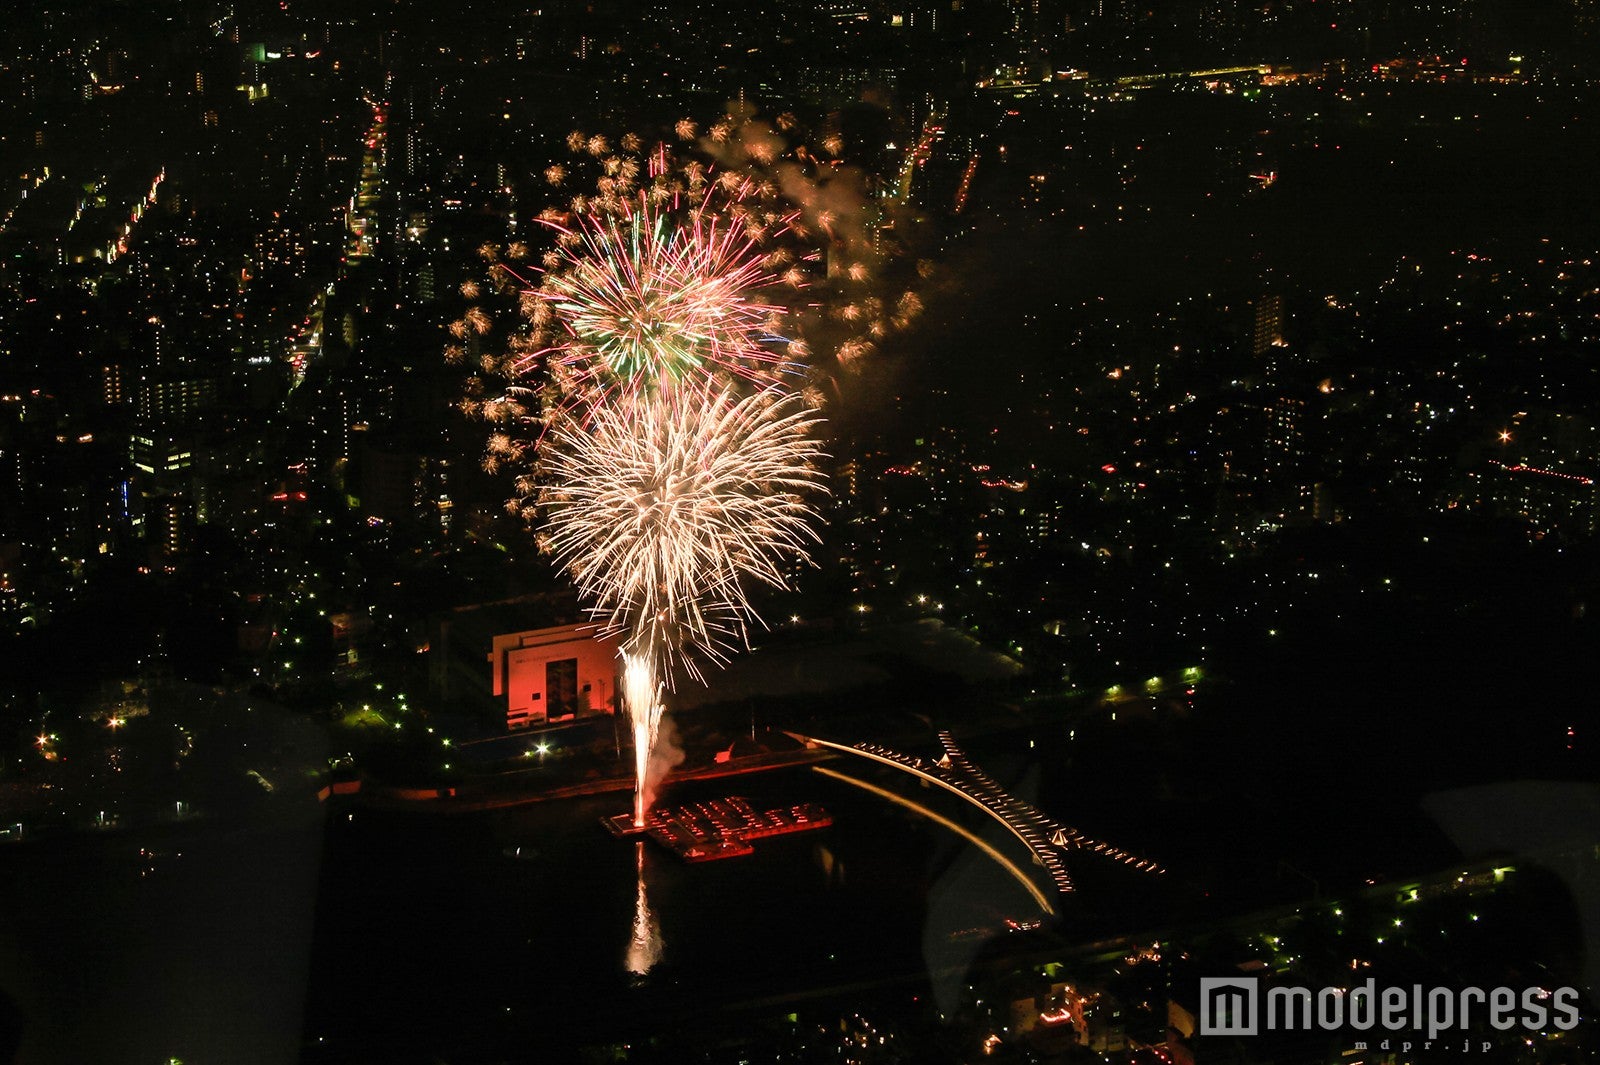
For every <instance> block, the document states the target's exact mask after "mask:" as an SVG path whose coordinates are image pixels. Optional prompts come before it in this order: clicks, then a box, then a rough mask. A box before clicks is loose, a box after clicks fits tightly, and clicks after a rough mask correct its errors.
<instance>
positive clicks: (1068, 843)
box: [790, 732, 1166, 894]
mask: <svg viewBox="0 0 1600 1065" xmlns="http://www.w3.org/2000/svg"><path fill="white" fill-rule="evenodd" d="M790 735H791V736H794V738H795V739H797V740H799V741H800V742H802V743H804V744H806V745H807V746H808V747H827V748H829V749H832V750H836V751H840V752H842V753H845V754H854V755H858V756H861V757H864V758H868V759H871V760H872V761H875V762H880V763H883V764H885V765H889V766H893V767H894V768H896V769H900V770H904V771H905V772H908V773H911V774H912V775H914V776H917V777H920V778H921V779H923V780H926V781H929V782H930V783H933V784H937V785H939V786H940V787H943V788H944V789H945V790H947V791H950V792H953V793H954V794H956V795H959V796H960V797H961V798H963V799H965V800H966V801H968V802H970V803H972V804H973V805H974V806H977V807H978V808H979V809H981V810H982V811H983V812H984V813H986V814H988V815H989V816H990V817H992V818H994V819H995V820H996V821H998V822H1000V824H1002V825H1003V826H1005V828H1006V829H1007V830H1008V831H1010V832H1011V834H1012V835H1014V836H1016V837H1017V839H1019V840H1021V841H1022V843H1023V844H1024V845H1025V846H1026V847H1027V848H1028V850H1029V851H1030V852H1031V853H1032V854H1033V857H1034V860H1035V861H1036V862H1038V864H1039V865H1040V866H1042V867H1043V868H1044V870H1045V871H1046V872H1047V873H1048V874H1049V875H1050V879H1051V881H1052V882H1053V883H1054V884H1055V887H1056V890H1057V891H1059V892H1062V893H1063V894H1065V893H1067V892H1070V891H1073V890H1075V889H1076V887H1075V885H1074V884H1073V881H1072V874H1071V873H1069V872H1068V871H1067V866H1066V862H1065V860H1064V856H1065V855H1066V854H1067V852H1069V851H1086V852H1088V853H1091V854H1097V855H1100V856H1101V857H1103V858H1108V859H1110V860H1111V861H1114V862H1119V863H1121V864H1123V865H1126V866H1128V867H1129V868H1132V869H1136V870H1138V871H1140V872H1145V873H1156V874H1160V873H1165V872H1166V870H1165V869H1163V868H1162V867H1161V866H1160V865H1158V864H1156V863H1155V862H1153V861H1150V860H1149V859H1148V858H1141V857H1139V856H1138V855H1135V854H1130V853H1128V852H1127V851H1125V850H1122V849H1120V848H1118V847H1113V846H1112V845H1111V844H1109V843H1106V842H1104V841H1103V840H1097V839H1094V838H1092V837H1090V836H1086V835H1084V834H1083V833H1082V832H1079V831H1078V830H1077V829H1076V828H1073V827H1072V826H1070V825H1064V824H1062V823H1061V822H1059V821H1056V820H1055V819H1053V818H1051V817H1048V816H1046V815H1045V814H1044V813H1042V812H1040V811H1039V809H1038V808H1037V807H1035V806H1034V805H1033V804H1032V803H1029V802H1026V801H1024V800H1022V799H1019V798H1017V797H1016V796H1014V795H1012V794H1010V793H1009V792H1007V791H1006V790H1005V789H1004V788H1002V787H1001V786H1000V784H999V783H998V782H997V781H995V779H994V778H993V777H991V776H989V774H987V773H985V772H984V771H983V770H982V769H980V768H979V767H978V766H977V765H976V764H975V763H974V762H973V761H972V760H971V759H970V758H968V757H967V754H966V752H965V751H963V750H962V749H961V748H960V747H959V746H957V744H956V742H955V739H954V738H953V737H951V735H950V733H948V732H940V733H939V747H940V750H941V754H940V756H939V757H938V758H937V759H933V760H930V759H926V758H920V757H917V756H916V755H909V754H904V753H902V752H900V751H896V750H893V749H891V748H888V747H885V746H883V745H882V744H878V743H855V744H848V745H847V744H843V743H834V742H832V741H830V740H820V739H817V738H815V737H812V736H800V735H797V734H795V733H790Z"/></svg>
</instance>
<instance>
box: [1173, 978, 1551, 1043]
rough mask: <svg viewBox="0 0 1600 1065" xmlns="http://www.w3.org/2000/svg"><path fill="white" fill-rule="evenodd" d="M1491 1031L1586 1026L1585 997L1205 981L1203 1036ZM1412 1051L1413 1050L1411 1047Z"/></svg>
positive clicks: (1538, 991) (1536, 991)
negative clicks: (1582, 1015)
mask: <svg viewBox="0 0 1600 1065" xmlns="http://www.w3.org/2000/svg"><path fill="white" fill-rule="evenodd" d="M1475 1025H1476V1026H1479V1027H1480V1028H1481V1027H1482V1026H1485V1025H1487V1026H1488V1027H1490V1028H1493V1029H1494V1030H1495V1031H1498V1032H1508V1031H1511V1030H1513V1029H1516V1028H1521V1029H1523V1030H1525V1031H1529V1032H1538V1031H1543V1030H1545V1029H1546V1028H1551V1027H1553V1028H1555V1029H1556V1030H1558V1031H1562V1032H1569V1031H1571V1030H1572V1029H1574V1028H1576V1027H1577V1026H1578V992H1577V989H1575V988H1571V987H1559V988H1556V989H1555V990H1554V991H1550V990H1546V989H1545V988H1542V987H1529V988H1524V989H1522V990H1517V989H1515V988H1510V987H1494V988H1489V989H1487V990H1485V989H1484V988H1481V987H1463V988H1450V987H1434V988H1426V989H1425V988H1423V986H1422V985H1421V984H1413V985H1412V986H1410V987H1384V988H1380V987H1378V986H1377V983H1376V981H1373V980H1368V981H1367V982H1366V983H1364V984H1362V985H1360V986H1358V987H1352V988H1345V987H1324V988H1322V989H1321V990H1312V989H1311V988H1309V987H1273V988H1268V989H1267V992H1266V994H1265V995H1263V994H1262V992H1261V981H1260V980H1259V979H1258V978H1257V977H1254V976H1235V977H1204V978H1202V979H1201V981H1200V1034H1201V1035H1258V1034H1260V1033H1261V1032H1262V1031H1263V1030H1265V1031H1269V1032H1294V1031H1301V1032H1304V1031H1314V1030H1318V1029H1320V1030H1322V1031H1325V1032H1338V1031H1344V1030H1346V1029H1355V1030H1356V1031H1359V1032H1366V1031H1370V1030H1372V1029H1374V1028H1376V1029H1380V1030H1382V1031H1385V1032H1418V1033H1424V1032H1425V1033H1427V1038H1428V1039H1429V1040H1435V1039H1438V1038H1439V1037H1440V1036H1441V1035H1445V1034H1448V1033H1451V1032H1456V1031H1463V1030H1466V1029H1470V1028H1472V1027H1473V1026H1475ZM1407 1048H1408V1049H1409V1048H1410V1044H1409V1043H1408V1044H1407Z"/></svg>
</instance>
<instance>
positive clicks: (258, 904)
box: [0, 767, 1039, 1065]
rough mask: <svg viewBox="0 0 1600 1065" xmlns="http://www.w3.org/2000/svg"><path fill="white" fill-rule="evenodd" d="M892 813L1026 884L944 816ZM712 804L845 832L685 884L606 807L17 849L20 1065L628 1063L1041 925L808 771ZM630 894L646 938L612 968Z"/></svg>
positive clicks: (923, 796)
mask: <svg viewBox="0 0 1600 1065" xmlns="http://www.w3.org/2000/svg"><path fill="white" fill-rule="evenodd" d="M849 768H852V770H854V768H855V767H849ZM873 779H875V780H878V781H879V782H880V783H887V782H886V781H883V780H882V778H878V777H875V778H873ZM899 790H900V791H901V792H902V793H903V794H905V795H907V796H909V797H910V798H912V799H913V800H915V801H918V802H924V803H927V804H929V805H930V806H933V807H936V808H937V809H939V810H940V811H941V812H942V813H943V815H945V816H947V817H950V818H952V819H953V820H964V821H967V822H968V824H969V825H970V827H971V828H972V829H973V830H974V831H977V832H979V833H980V834H986V835H989V836H990V838H992V841H993V843H994V845H995V846H996V847H998V848H999V849H1000V850H1001V851H1003V852H1005V853H1006V854H1008V855H1011V856H1012V857H1013V858H1014V859H1015V860H1017V861H1019V862H1022V861H1024V860H1025V858H1024V856H1023V855H1022V854H1019V853H1017V852H1018V851H1019V850H1020V848H1019V847H1018V846H1017V845H1016V844H1015V841H1010V842H1009V843H1008V842H1007V840H1008V837H1005V836H1004V835H1003V834H998V835H994V834H992V833H993V831H994V830H992V829H985V828H984V827H983V826H982V825H981V824H978V823H974V822H971V821H969V820H968V819H966V818H965V817H964V815H963V812H962V811H961V810H959V809H951V802H950V801H949V799H948V797H945V798H941V796H940V794H938V793H922V791H921V789H919V788H917V786H916V785H915V784H914V783H912V784H911V785H910V786H909V787H905V786H902V787H901V788H900V789H899ZM727 794H741V795H745V796H747V797H749V798H750V799H751V801H752V802H753V803H755V804H756V805H757V806H758V807H761V806H763V804H766V805H779V804H789V803H793V802H799V801H805V800H812V801H820V802H822V803H823V804H824V805H826V806H827V807H828V808H829V810H830V811H831V812H832V813H833V814H834V816H835V819H836V823H835V824H834V826H833V827H831V828H828V829H824V830H821V831H818V832H814V833H806V834H800V835H794V836H788V837H780V838H777V839H771V840H765V841H761V842H759V843H758V844H757V850H756V853H755V854H754V855H752V856H750V857H746V858H741V859H734V860H729V861H724V862H716V863H708V864H702V865H694V866H690V865H685V864H682V863H680V862H679V861H678V860H677V859H675V858H673V857H671V856H670V855H668V854H666V853H665V852H662V851H660V850H657V849H654V848H653V847H651V846H649V845H645V846H644V847H642V848H641V847H640V846H639V845H638V844H636V843H634V842H631V841H623V840H618V839H616V838H614V837H612V836H611V835H609V834H608V833H606V832H605V830H604V829H603V828H602V827H601V826H600V825H599V823H598V821H599V819H600V818H601V817H602V816H604V815H607V814H611V813H615V812H619V811H620V810H621V809H622V807H623V804H624V803H625V801H626V797H625V796H622V795H614V796H605V797H600V798H595V799H587V800H577V801H567V802H560V803H546V804H538V805H534V806H529V807H525V808H522V809H519V810H511V811H502V812H493V813H483V814H470V815H457V816H446V815H421V814H401V813H380V812H375V811H369V810H364V809H360V808H352V809H349V810H332V811H324V810H322V809H321V808H319V807H314V806H296V807H292V808H278V809H275V810H273V811H270V813H269V814H268V815H265V816H263V817H262V818H260V819H258V820H257V821H256V822H254V823H252V824H240V825H231V826H227V827H224V826H222V825H220V824H216V823H212V824H191V825H175V826H170V827H167V828H164V829H161V830H129V831H127V832H124V833H120V834H117V835H114V836H103V837H76V838H69V839H64V840H60V841H54V842H48V843H43V844H36V845H28V846H20V847H12V848H10V849H9V850H7V851H3V852H0V906H3V910H0V912H3V914H4V917H3V920H0V991H3V992H4V993H5V994H6V995H7V996H8V997H9V999H10V1003H11V1005H12V1009H10V1010H9V1011H6V1012H9V1013H11V1014H12V1016H13V1019H14V1020H15V1019H20V1027H21V1044H22V1049H21V1053H20V1055H19V1058H18V1060H19V1061H20V1062H22V1063H24V1065H55V1063H63V1065H65V1063H74V1065H76V1063H83V1062H95V1063H101V1065H115V1063H119V1062H129V1063H147V1062H148V1063H166V1062H167V1061H168V1060H169V1059H171V1058H177V1059H179V1060H181V1061H184V1062H188V1063H192V1062H229V1063H254V1062H261V1063H280V1062H291V1061H297V1060H307V1061H317V1062H321V1061H329V1062H332V1061H339V1062H358V1061H374V1062H376V1061H384V1062H403V1061H413V1060H415V1061H430V1060H438V1059H441V1058H443V1057H444V1056H445V1055H449V1057H448V1060H452V1061H457V1060H472V1059H473V1058H474V1057H475V1056H479V1055H481V1056H483V1057H486V1058H492V1057H493V1056H494V1055H496V1054H501V1053H505V1052H506V1051H507V1048H515V1047H519V1046H533V1045H539V1046H552V1047H553V1046H559V1045H562V1044H565V1043H570V1042H579V1041H581V1042H591V1041H597V1040H598V1041H609V1040H617V1041H622V1040H624V1039H628V1038H633V1037H636V1036H638V1035H640V1034H644V1033H648V1032H650V1031H656V1030H661V1029H662V1028H664V1027H673V1026H677V1025H681V1024H685V1023H694V1020H695V1018H697V1017H703V1016H708V1015H712V1014H726V1013H727V1012H728V1011H729V1010H730V1009H735V1010H736V1009H737V1008H738V1007H739V1005H740V1004H743V1003H756V1002H764V1001H769V1000H771V999H774V998H777V999H782V998H784V997H785V996H792V995H795V994H797V993H800V994H803V993H811V992H816V991H819V990H826V989H838V988H840V987H842V986H847V985H854V984H857V983H861V982H870V981H875V980H879V979H882V978H891V977H892V978H901V977H906V976H910V977H911V978H913V981H914V980H915V977H916V974H919V973H920V974H924V975H923V980H924V982H926V979H927V977H926V974H927V973H928V971H929V970H930V969H933V970H940V971H942V970H945V969H946V968H948V967H952V966H954V967H957V968H959V967H960V966H961V965H963V964H964V963H965V962H966V961H968V960H970V958H971V956H972V955H973V954H974V953H976V951H977V949H978V947H979V945H980V944H981V941H982V937H980V936H972V935H955V936H952V933H961V932H963V931H965V930H968V929H973V928H980V927H986V928H990V929H993V928H995V927H996V926H997V925H999V924H1000V922H1002V921H1003V920H1004V919H1005V918H1007V917H1012V918H1018V919H1030V918H1033V917H1036V916H1038V914H1039V909H1038V906H1037V904H1036V903H1035V902H1034V900H1033V899H1032V897H1031V896H1030V894H1029V893H1028V892H1027V891H1026V890H1025V889H1024V888H1023V887H1022V886H1021V885H1020V884H1019V883H1018V882H1017V881H1016V880H1015V879H1014V878H1013V876H1012V875H1010V874H1008V873H1007V872H1006V871H1005V870H1004V869H1003V868H1002V867H1001V866H1000V865H998V864H996V863H995V862H994V861H993V860H992V859H990V858H988V857H985V856H984V855H983V854H982V853H981V852H980V851H979V850H978V849H977V848H976V847H974V846H972V845H971V844H970V843H967V842H965V841H963V840H962V839H961V838H960V837H958V836H957V835H955V834H954V833H952V832H951V831H949V830H948V829H946V828H943V827H939V826H936V825H934V824H932V823H930V822H928V821H927V820H925V819H923V818H921V817H919V816H917V815H915V814H913V813H911V812H909V811H907V810H905V809H903V808H902V807H900V806H897V805H894V804H892V803H890V802H888V801H886V800H884V799H883V798H881V797H876V796H873V795H869V794H867V793H865V792H862V791H859V790H857V789H855V788H853V787H851V786H848V785H846V784H844V783H841V782H839V781H837V780H833V779H829V778H826V777H824V776H821V775H819V774H816V773H814V772H812V771H810V770H805V769H799V770H783V771H778V772H773V773H765V774H759V775H754V776H746V777H739V778H734V779H731V780H723V781H717V782H710V783H706V784H701V785H695V786H692V787H684V788H679V789H677V790H675V791H671V792H669V794H668V795H667V796H666V798H665V801H666V802H668V803H675V802H684V801H690V800H693V799H695V798H701V797H712V796H717V795H727ZM954 805H955V806H957V807H959V806H960V805H961V804H960V803H959V802H956V803H955V804H954ZM141 848H144V849H146V850H147V851H153V852H155V856H154V857H151V856H149V855H141V854H140V849H141ZM519 848H520V852H519ZM641 871H642V873H641ZM641 883H642V885H643V889H644V901H645V903H646V905H647V907H648V914H649V918H650V920H649V921H648V922H646V924H645V925H643V926H641V927H643V928H646V929H649V930H651V931H652V932H653V934H652V935H649V936H643V937H641V939H642V945H641V947H635V948H634V954H633V956H632V958H631V960H630V954H629V952H630V945H631V944H632V942H633V939H634V931H635V927H636V924H638V921H639V917H640V885H641ZM646 954H649V955H651V957H649V958H648V960H649V961H650V962H651V964H650V965H649V966H648V971H646V972H642V973H641V972H633V971H630V966H631V968H632V969H635V970H639V969H645V968H646V966H645V964H644V961H645V960H646V958H645V957H644V955H646ZM952 979H953V978H952ZM4 1015H5V1014H4V1013H0V1024H4V1025H7V1026H9V1027H13V1028H14V1027H16V1025H15V1023H12V1022H6V1021H4V1019H3V1018H4Z"/></svg>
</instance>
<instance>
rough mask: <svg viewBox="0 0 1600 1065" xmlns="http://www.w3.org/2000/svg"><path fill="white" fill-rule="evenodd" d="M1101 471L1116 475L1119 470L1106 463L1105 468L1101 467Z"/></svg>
mask: <svg viewBox="0 0 1600 1065" xmlns="http://www.w3.org/2000/svg"><path fill="white" fill-rule="evenodd" d="M1100 469H1101V471H1102V472H1104V473H1116V472H1117V468H1116V467H1115V466H1113V465H1112V464H1111V463H1109V462H1108V463H1106V464H1105V465H1104V466H1101V467H1100Z"/></svg>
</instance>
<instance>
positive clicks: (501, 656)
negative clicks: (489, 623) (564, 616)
mask: <svg viewBox="0 0 1600 1065" xmlns="http://www.w3.org/2000/svg"><path fill="white" fill-rule="evenodd" d="M599 629H600V627H599V626H598V625H596V624H594V623H588V624H581V625H559V626H556V627H554V628H546V629H531V630H529V631H527V632H512V633H506V634H504V635H500V636H496V637H494V642H493V645H492V649H491V650H490V652H489V665H490V669H491V671H492V672H493V694H494V696H495V697H496V699H502V698H503V699H504V700H505V702H504V706H505V711H506V727H507V728H509V729H525V728H529V727H532V726H534V725H542V724H545V723H546V722H554V721H562V720H576V719H577V718H580V717H585V716H588V715H590V714H614V713H616V711H617V641H616V639H615V638H613V637H606V636H600V635H599Z"/></svg>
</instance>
